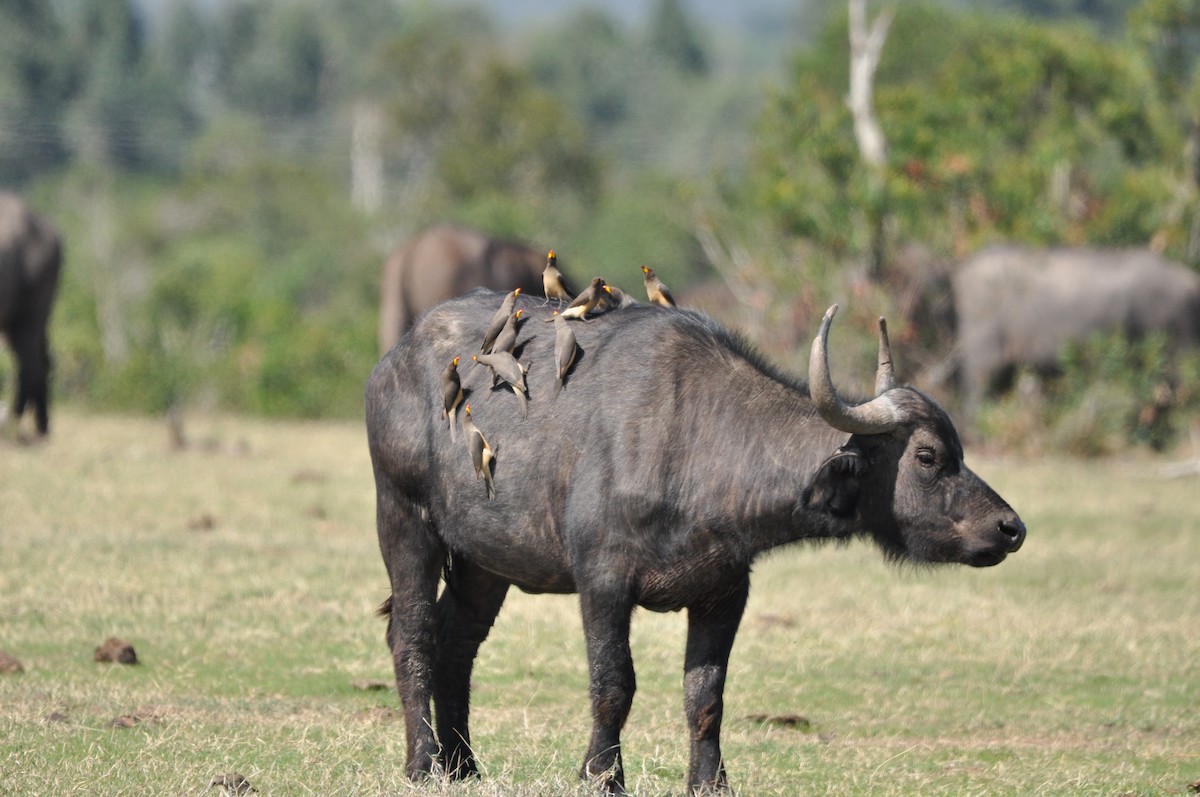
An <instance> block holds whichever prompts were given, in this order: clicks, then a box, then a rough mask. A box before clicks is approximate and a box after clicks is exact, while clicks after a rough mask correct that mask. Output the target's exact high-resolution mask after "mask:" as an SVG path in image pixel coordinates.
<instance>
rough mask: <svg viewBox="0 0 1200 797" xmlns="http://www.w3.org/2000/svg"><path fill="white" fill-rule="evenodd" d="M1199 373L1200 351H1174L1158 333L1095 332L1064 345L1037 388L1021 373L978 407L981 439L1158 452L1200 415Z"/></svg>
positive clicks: (1087, 450)
mask: <svg viewBox="0 0 1200 797" xmlns="http://www.w3.org/2000/svg"><path fill="white" fill-rule="evenodd" d="M1198 374H1200V355H1197V354H1195V353H1187V352H1184V353H1173V352H1172V351H1171V346H1170V341H1168V340H1167V338H1166V337H1165V336H1164V335H1161V334H1156V335H1150V336H1148V337H1145V338H1141V339H1139V340H1130V339H1129V338H1128V337H1127V336H1126V335H1125V334H1123V333H1120V332H1113V333H1108V334H1101V333H1097V334H1095V335H1093V336H1092V337H1091V338H1090V339H1089V340H1088V341H1087V342H1086V343H1084V344H1073V345H1070V346H1068V347H1067V348H1066V350H1065V351H1064V352H1063V358H1062V371H1061V373H1060V374H1057V375H1055V376H1054V377H1053V378H1051V379H1049V380H1048V381H1047V382H1046V383H1045V384H1044V385H1042V384H1039V381H1040V380H1037V379H1036V378H1035V377H1034V376H1033V375H1032V374H1028V373H1026V374H1023V375H1022V376H1021V377H1020V378H1019V379H1018V386H1017V389H1016V391H1015V392H1014V393H1013V394H1012V395H1010V396H1007V397H1004V398H1002V399H1000V400H998V401H997V402H995V403H993V404H992V405H991V406H988V407H985V408H984V410H983V413H982V418H981V422H980V423H981V427H982V429H983V432H984V436H985V438H986V439H989V440H993V441H996V442H1001V443H1003V444H1005V445H1008V446H1013V447H1016V448H1021V449H1025V450H1030V451H1037V450H1038V449H1050V450H1054V451H1062V452H1068V453H1071V454H1075V455H1079V456H1088V457H1095V456H1105V455H1110V454H1114V453H1117V452H1119V451H1122V450H1125V449H1127V448H1129V447H1130V446H1137V445H1145V446H1148V447H1149V448H1151V449H1153V450H1155V451H1161V450H1164V449H1166V448H1169V447H1170V446H1172V445H1174V444H1175V443H1176V442H1178V440H1179V438H1180V433H1181V432H1185V431H1186V430H1187V429H1188V427H1189V425H1190V423H1191V422H1192V419H1194V418H1195V417H1197V415H1198V414H1200V392H1198V391H1197V390H1196V388H1195V385H1196V384H1197V383H1196V382H1195V381H1194V380H1195V379H1196V377H1197V375H1198Z"/></svg>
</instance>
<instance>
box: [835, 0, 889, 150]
mask: <svg viewBox="0 0 1200 797" xmlns="http://www.w3.org/2000/svg"><path fill="white" fill-rule="evenodd" d="M849 2H850V95H849V96H848V97H847V98H846V104H847V105H848V106H849V107H850V113H851V114H852V115H853V116H854V137H855V139H857V141H858V150H859V153H860V154H861V155H862V159H863V162H864V163H866V164H867V165H868V166H869V167H871V168H872V169H876V170H878V169H882V168H883V167H884V164H885V163H886V161H887V144H886V143H885V141H884V137H883V130H882V129H880V127H879V122H878V121H877V120H876V118H875V108H874V103H873V100H872V93H873V87H874V83H875V70H876V69H877V68H878V67H879V56H880V53H882V52H883V43H884V41H885V40H886V39H887V32H888V27H889V26H890V25H891V24H892V17H893V16H895V10H894V9H893V8H891V7H890V6H889V7H888V8H885V9H883V10H882V11H880V12H879V14H878V15H877V16H876V17H875V19H874V20H873V21H872V22H871V26H870V30H868V29H867V0H849Z"/></svg>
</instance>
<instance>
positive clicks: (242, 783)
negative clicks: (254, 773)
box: [208, 772, 258, 794]
mask: <svg viewBox="0 0 1200 797" xmlns="http://www.w3.org/2000/svg"><path fill="white" fill-rule="evenodd" d="M208 788H210V789H217V788H219V789H222V790H224V792H225V793H226V794H249V793H250V792H252V791H258V789H256V788H254V787H253V786H251V785H250V781H248V780H246V776H245V775H240V774H238V773H237V772H229V773H227V774H225V775H217V776H216V777H215V778H213V779H212V780H211V781H209V784H208Z"/></svg>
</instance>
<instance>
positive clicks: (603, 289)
mask: <svg viewBox="0 0 1200 797" xmlns="http://www.w3.org/2000/svg"><path fill="white" fill-rule="evenodd" d="M611 293H612V291H611V290H610V289H609V287H608V285H606V284H605V283H604V280H603V279H602V278H600V277H595V278H594V279H593V280H592V284H591V285H589V286H587V287H586V288H584V289H583V293H581V294H579V295H578V296H576V297H575V300H574V301H572V302H571V303H570V304H568V305H567V309H566V310H563V311H562V313H561V315H562V317H563V318H582V319H583V320H584V321H587V318H586V316H587V314H588V313H590V312H592V310H594V309H596V305H597V304H599V302H600V297H601V296H604V295H606V294H611ZM547 320H550V319H547Z"/></svg>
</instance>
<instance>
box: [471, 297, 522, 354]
mask: <svg viewBox="0 0 1200 797" xmlns="http://www.w3.org/2000/svg"><path fill="white" fill-rule="evenodd" d="M520 295H521V289H520V288H516V289H514V290H512V291H510V292H509V294H508V295H507V296H505V297H504V301H503V302H501V303H500V309H499V310H497V311H496V314H495V315H494V316H492V323H490V324H488V328H487V332H484V333H483V345H482V346H480V347H479V350H480V351H481V352H483V353H484V354H487V353H488V352H490V351H491V350H492V344H493V343H494V342H495V340H496V336H497V335H499V334H500V330H502V329H504V325H505V324H507V323H508V319H509V317H511V316H512V312H513V305H514V304H516V303H517V297H518V296H520Z"/></svg>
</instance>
